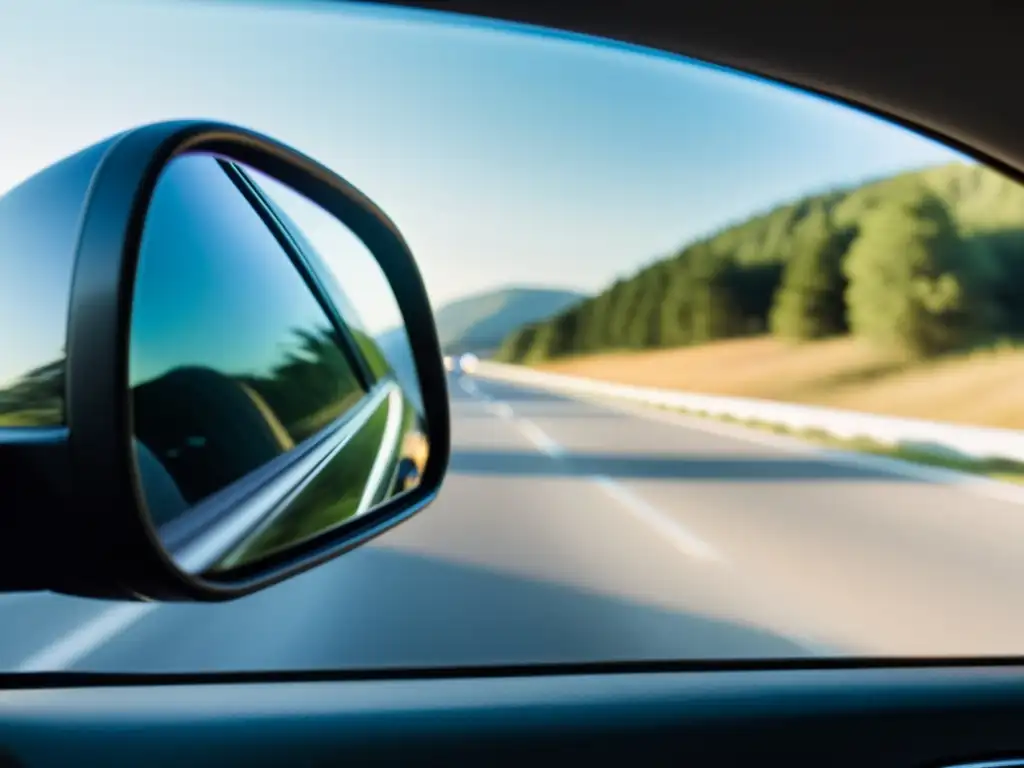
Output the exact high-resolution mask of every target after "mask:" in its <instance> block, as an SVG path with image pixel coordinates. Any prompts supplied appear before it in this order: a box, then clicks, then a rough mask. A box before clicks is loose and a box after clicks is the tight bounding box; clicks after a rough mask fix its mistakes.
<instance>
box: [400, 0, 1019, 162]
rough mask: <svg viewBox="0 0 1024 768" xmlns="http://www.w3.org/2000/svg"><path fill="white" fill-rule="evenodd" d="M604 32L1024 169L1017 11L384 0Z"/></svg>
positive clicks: (899, 5)
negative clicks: (815, 96) (758, 77)
mask: <svg viewBox="0 0 1024 768" xmlns="http://www.w3.org/2000/svg"><path fill="white" fill-rule="evenodd" d="M384 2H386V3H388V4H390V5H398V6H410V7H420V8H431V9H435V10H436V9H443V10H445V11H451V12H458V13H467V14H477V15H481V16H489V17H494V18H497V19H502V20H507V21H514V22H523V23H529V24H537V25H541V26H549V27H556V28H561V29H564V30H568V31H572V32H579V33H584V34H592V35H599V36H607V37H611V38H615V39H618V40H622V41H626V42H630V43H634V44H638V45H645V46H649V47H653V48H660V49H663V50H667V51H671V52H675V53H680V54H683V55H687V56H692V57H695V58H698V59H702V60H704V61H707V62H711V63H715V64H720V65H723V66H727V67H732V68H734V69H739V70H742V71H747V72H753V73H758V74H762V75H765V76H767V77H770V78H772V79H775V80H779V81H782V82H785V83H789V84H792V85H796V86H799V87H801V88H804V89H808V90H811V91H814V92H818V93H822V94H828V95H831V96H834V97H837V98H840V99H841V100H843V101H847V102H849V103H853V104H856V105H858V106H862V107H866V108H868V109H869V110H870V111H873V112H875V113H876V114H880V115H882V116H885V117H887V118H889V119H895V120H896V121H897V122H900V123H902V124H905V125H908V126H910V127H915V128H918V129H924V132H925V133H928V134H930V135H932V136H934V137H935V138H939V139H941V140H942V141H944V142H945V143H947V144H952V145H953V146H955V147H956V148H957V149H959V150H961V151H963V152H965V153H967V154H971V155H974V156H975V157H977V158H978V159H979V160H983V161H985V162H987V163H988V164H990V165H993V166H995V167H997V168H1000V169H1001V170H1004V171H1008V172H1011V175H1016V176H1019V175H1020V172H1021V171H1024V131H1022V130H1020V127H1021V126H1022V125H1024V102H1022V100H1021V99H1020V98H1019V96H1018V90H1019V86H1018V78H1017V77H1016V73H1018V72H1019V71H1020V70H1021V68H1022V66H1024V65H1022V61H1021V58H1020V55H1019V53H1018V50H1019V45H1020V37H1021V31H1020V25H1019V24H1018V23H1015V22H1016V21H1017V20H1018V19H1022V18H1024V17H1021V16H1020V15H1017V14H1008V13H1003V14H997V13H994V12H992V11H991V10H989V9H988V8H987V7H985V5H984V4H978V5H976V6H975V10H973V11H971V10H968V9H967V8H966V7H965V6H958V7H957V11H956V13H952V12H945V13H943V12H942V11H941V10H940V9H937V8H936V7H935V6H934V4H933V5H931V6H929V5H922V4H919V3H918V4H911V3H907V2H899V0H895V1H891V2H889V3H887V4H885V6H884V8H886V12H881V11H875V12H870V11H866V10H857V11H855V12H854V11H844V10H841V7H840V6H837V7H835V8H830V7H828V4H820V3H819V4H815V5H811V4H810V3H807V2H804V3H794V2H792V0H788V2H772V3H766V2H763V0H762V1H760V2H753V1H750V2H738V0H725V1H724V2H723V1H720V0H719V1H716V2H708V1H707V0H704V1H703V2H691V1H689V0H680V2H675V3H669V2H665V0H629V1H628V2H626V1H625V0H616V1H611V0H591V2H587V3H558V2H551V0H447V1H446V2H445V3H443V4H442V3H437V2H429V1H423V0H384Z"/></svg>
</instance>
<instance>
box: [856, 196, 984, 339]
mask: <svg viewBox="0 0 1024 768" xmlns="http://www.w3.org/2000/svg"><path fill="white" fill-rule="evenodd" d="M969 253H970V252H969V250H968V249H967V248H966V247H965V245H964V243H963V241H962V240H961V239H960V237H959V234H958V232H957V229H956V226H955V224H954V222H953V220H952V218H951V216H950V213H949V210H948V209H947V208H946V206H945V204H944V203H943V202H942V201H941V200H940V199H938V198H937V197H935V196H934V195H933V194H931V193H930V192H928V191H927V190H925V189H924V188H921V187H919V188H917V189H916V190H915V192H914V193H907V194H904V195H903V196H901V198H900V199H899V200H895V201H891V202H888V203H887V204H883V205H880V206H878V207H877V208H875V209H873V210H871V211H869V212H867V213H866V214H865V215H864V217H863V220H862V225H861V230H860V234H859V235H858V237H857V239H856V240H855V241H854V243H853V245H852V247H851V249H850V253H849V256H848V257H847V259H846V262H845V273H846V276H847V278H848V280H849V287H848V288H847V292H846V297H847V306H848V307H849V320H850V326H851V328H852V329H853V331H854V333H855V334H857V335H860V336H863V337H865V338H868V339H871V340H873V341H875V342H878V343H881V344H885V345H889V346H896V347H899V348H901V349H903V350H904V351H906V352H907V353H909V354H911V355H913V356H916V357H928V356H932V355H936V354H941V353H942V352H946V351H948V350H952V349H955V348H957V347H959V346H961V345H963V344H965V343H966V342H968V341H969V340H970V338H971V337H972V336H973V334H974V332H975V331H976V330H978V326H979V322H980V321H981V319H982V318H983V317H984V315H985V307H984V298H983V297H982V296H980V295H979V291H978V290H977V287H978V286H977V281H976V280H975V279H974V276H972V275H971V272H970V266H971V265H970V263H969V258H968V257H969Z"/></svg>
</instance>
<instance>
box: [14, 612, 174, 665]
mask: <svg viewBox="0 0 1024 768" xmlns="http://www.w3.org/2000/svg"><path fill="white" fill-rule="evenodd" d="M158 607H159V605H158V604H157V603H123V604H121V605H115V606H114V607H113V608H108V609H107V610H105V611H103V613H101V614H99V615H98V616H96V617H95V618H93V619H92V620H91V621H87V622H86V623H84V624H80V625H78V626H77V627H75V628H74V629H72V630H71V631H70V632H68V633H67V634H66V635H64V636H63V637H61V638H58V639H57V640H56V641H54V642H53V643H51V644H50V645H48V646H46V647H45V648H43V649H42V650H40V651H37V652H36V653H34V654H32V655H31V656H29V657H28V658H27V659H25V660H24V661H22V662H21V664H19V665H18V671H19V672H58V671H60V670H64V669H68V668H70V667H72V666H74V664H75V663H76V662H78V661H80V660H81V659H83V658H85V657H86V656H88V655H89V654H90V653H92V652H93V651H95V650H96V649H97V648H99V647H100V646H101V645H103V644H104V643H106V642H107V641H108V640H111V639H113V638H114V637H115V636H117V635H118V634H120V633H121V632H123V631H124V630H126V629H128V627H130V626H131V625H132V624H134V623H135V622H137V621H138V620H139V619H141V618H142V617H143V616H145V615H146V614H148V613H149V612H151V611H153V610H155V609H156V608H158Z"/></svg>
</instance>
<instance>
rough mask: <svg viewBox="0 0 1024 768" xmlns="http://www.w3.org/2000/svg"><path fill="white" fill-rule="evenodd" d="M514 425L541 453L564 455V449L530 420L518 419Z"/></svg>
mask: <svg viewBox="0 0 1024 768" xmlns="http://www.w3.org/2000/svg"><path fill="white" fill-rule="evenodd" d="M516 425H517V426H518V427H519V431H520V432H522V433H523V437H525V438H526V439H527V440H529V441H530V442H531V443H533V444H534V445H535V446H536V447H537V450H539V451H540V452H541V453H546V454H547V455H548V456H551V457H553V458H557V457H559V456H564V455H565V449H564V448H563V447H562V446H560V445H559V444H558V443H556V442H555V441H554V440H552V439H551V438H550V437H549V436H548V433H547V432H545V431H544V430H543V429H541V428H540V427H538V426H537V425H536V424H534V423H533V422H532V421H527V420H526V419H519V420H518V421H517V422H516Z"/></svg>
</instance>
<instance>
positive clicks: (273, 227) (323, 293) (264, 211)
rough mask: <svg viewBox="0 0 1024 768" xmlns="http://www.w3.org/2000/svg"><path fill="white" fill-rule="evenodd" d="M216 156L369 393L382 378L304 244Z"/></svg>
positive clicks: (243, 177)
mask: <svg viewBox="0 0 1024 768" xmlns="http://www.w3.org/2000/svg"><path fill="white" fill-rule="evenodd" d="M213 157H216V156H213ZM216 160H217V163H218V164H219V165H220V167H221V168H222V169H223V170H224V172H225V173H226V174H227V175H228V178H230V179H231V181H232V182H233V183H234V184H235V186H236V187H237V188H238V190H239V191H240V192H241V193H242V195H243V196H244V197H245V199H246V200H247V201H248V202H249V204H250V205H251V206H252V207H253V209H254V210H255V211H256V213H257V215H258V216H259V217H260V219H261V220H262V221H263V223H264V224H265V225H266V226H267V228H268V229H269V230H270V231H271V233H272V234H273V235H274V237H275V238H276V239H277V241H278V243H280V245H281V247H282V248H283V249H284V251H285V253H286V254H287V255H288V258H289V259H291V261H292V263H293V264H294V265H295V267H296V269H297V270H298V271H299V274H300V275H302V279H303V280H305V282H306V285H307V287H308V288H309V290H310V291H311V292H312V293H313V297H314V298H315V299H316V300H317V302H318V303H319V304H320V308H321V309H323V311H324V313H325V314H326V315H327V318H328V320H330V322H331V324H332V326H333V327H334V331H335V333H337V334H338V336H339V338H340V339H341V340H342V342H343V347H342V352H343V354H344V355H345V357H346V359H347V360H348V362H349V366H350V367H351V368H352V370H353V372H354V373H355V374H356V378H357V379H358V380H359V383H360V385H361V386H362V387H363V391H364V392H366V393H367V394H369V393H370V392H372V391H373V388H374V386H375V385H377V384H378V383H379V380H378V378H377V377H376V376H375V375H374V373H373V371H372V369H371V368H370V366H369V364H368V363H367V362H366V360H365V359H364V358H363V355H362V353H361V352H360V350H359V345H357V344H356V343H355V339H354V338H353V337H352V333H351V331H350V330H349V328H348V323H346V322H345V318H343V317H342V316H341V313H340V312H339V310H338V307H337V306H336V305H335V303H334V302H333V301H331V299H330V292H329V291H328V290H327V288H326V287H325V286H324V283H323V279H322V278H321V276H320V273H319V271H318V270H317V268H316V267H315V265H314V264H312V263H311V262H310V259H308V258H307V257H306V255H305V253H303V251H302V248H301V247H299V244H298V242H297V241H296V240H295V238H294V237H293V236H292V233H291V232H290V231H289V229H288V227H286V226H285V224H284V222H282V221H281V219H280V218H279V217H278V215H277V214H276V213H275V212H274V206H273V205H272V203H271V202H270V201H269V200H267V197H266V193H265V192H264V191H263V190H262V189H261V188H260V187H259V185H258V184H256V183H255V182H254V181H253V180H252V179H251V178H250V177H249V175H248V174H247V173H246V172H245V170H244V169H243V168H241V167H240V166H239V165H238V164H237V163H234V162H231V161H229V160H225V159H223V158H220V157H216Z"/></svg>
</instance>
